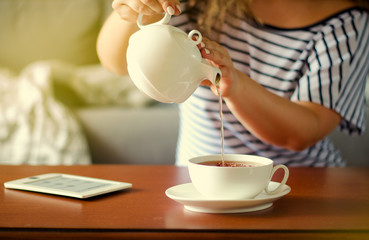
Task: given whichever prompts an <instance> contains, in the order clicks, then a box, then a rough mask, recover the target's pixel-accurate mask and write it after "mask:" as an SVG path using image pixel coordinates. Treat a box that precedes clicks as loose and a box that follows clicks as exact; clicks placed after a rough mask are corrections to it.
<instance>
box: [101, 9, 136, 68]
mask: <svg viewBox="0 0 369 240" xmlns="http://www.w3.org/2000/svg"><path fill="white" fill-rule="evenodd" d="M137 30H138V27H137V24H136V23H132V22H128V21H125V20H122V19H121V18H120V17H119V15H118V14H117V13H116V12H113V13H112V14H111V15H110V16H109V18H108V19H107V20H106V22H105V24H104V26H103V28H102V29H101V31H100V34H99V37H98V40H97V54H98V56H99V59H100V61H101V64H102V65H103V66H104V67H105V68H107V69H108V70H110V71H112V72H114V73H117V74H120V75H126V74H127V62H126V58H125V56H126V51H127V47H128V40H129V37H130V36H131V35H132V34H133V33H134V32H136V31H137Z"/></svg>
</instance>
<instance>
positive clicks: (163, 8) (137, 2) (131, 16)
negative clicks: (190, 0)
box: [112, 0, 181, 22]
mask: <svg viewBox="0 0 369 240" xmlns="http://www.w3.org/2000/svg"><path fill="white" fill-rule="evenodd" d="M112 7H113V9H114V11H115V12H116V13H117V14H118V15H119V16H120V17H121V18H122V19H123V20H125V21H128V22H135V21H136V20H137V16H138V14H139V13H142V14H143V15H148V16H154V15H161V14H162V13H163V12H167V13H168V14H170V15H178V14H180V13H181V10H180V5H179V0H114V1H113V3H112Z"/></svg>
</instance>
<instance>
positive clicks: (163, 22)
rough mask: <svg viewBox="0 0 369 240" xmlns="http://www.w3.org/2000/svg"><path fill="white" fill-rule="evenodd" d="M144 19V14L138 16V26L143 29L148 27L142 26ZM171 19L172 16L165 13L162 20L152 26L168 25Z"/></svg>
mask: <svg viewBox="0 0 369 240" xmlns="http://www.w3.org/2000/svg"><path fill="white" fill-rule="evenodd" d="M142 17H143V14H142V13H140V14H138V17H137V25H138V27H139V28H143V27H144V26H148V25H144V24H142ZM170 18H171V15H170V14H168V13H165V15H164V17H163V18H162V19H160V20H159V21H157V22H154V23H152V24H168V22H169V20H170ZM152 24H149V25H152Z"/></svg>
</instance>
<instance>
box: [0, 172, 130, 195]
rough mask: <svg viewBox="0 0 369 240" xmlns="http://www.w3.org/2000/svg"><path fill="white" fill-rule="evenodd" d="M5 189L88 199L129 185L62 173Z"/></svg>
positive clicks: (24, 180)
mask: <svg viewBox="0 0 369 240" xmlns="http://www.w3.org/2000/svg"><path fill="white" fill-rule="evenodd" d="M4 186H5V187H6V188H10V189H19V190H26V191H33V192H41V193H48V194H55V195H61V196H68V197H75V198H89V197H93V196H97V195H101V194H104V193H109V192H114V191H118V190H122V189H126V188H131V187H132V184H131V183H125V182H117V181H110V180H105V179H99V178H90V177H82V176H76V175H69V174H62V173H47V174H43V175H37V176H32V177H28V178H22V179H17V180H14V181H9V182H6V183H4Z"/></svg>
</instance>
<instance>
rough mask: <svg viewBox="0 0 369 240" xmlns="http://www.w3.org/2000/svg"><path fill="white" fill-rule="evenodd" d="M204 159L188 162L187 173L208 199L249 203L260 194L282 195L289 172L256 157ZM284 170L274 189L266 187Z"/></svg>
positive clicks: (237, 155) (207, 157)
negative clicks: (278, 171) (276, 173)
mask: <svg viewBox="0 0 369 240" xmlns="http://www.w3.org/2000/svg"><path fill="white" fill-rule="evenodd" d="M223 160H224V165H223V162H222V155H220V154H219V155H206V156H200V157H195V158H191V159H190V160H189V161H188V170H189V174H190V178H191V181H192V184H193V185H194V187H195V188H196V189H197V191H199V192H200V193H201V194H202V195H204V196H206V197H209V198H211V199H221V200H236V199H251V198H254V197H256V196H257V195H258V194H260V193H261V192H262V191H263V190H265V192H266V193H267V194H277V193H279V192H281V191H282V189H283V186H284V185H285V183H286V182H287V179H288V176H289V171H288V168H287V167H286V166H284V165H282V164H279V165H276V166H273V161H272V160H270V159H268V158H265V157H259V156H253V155H242V154H225V155H224V156H223ZM280 168H281V169H283V170H284V177H283V179H282V181H281V183H280V184H279V185H278V186H277V187H276V188H275V189H269V188H268V185H269V183H270V180H271V179H272V177H273V174H274V173H275V172H276V171H277V170H278V169H280Z"/></svg>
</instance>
